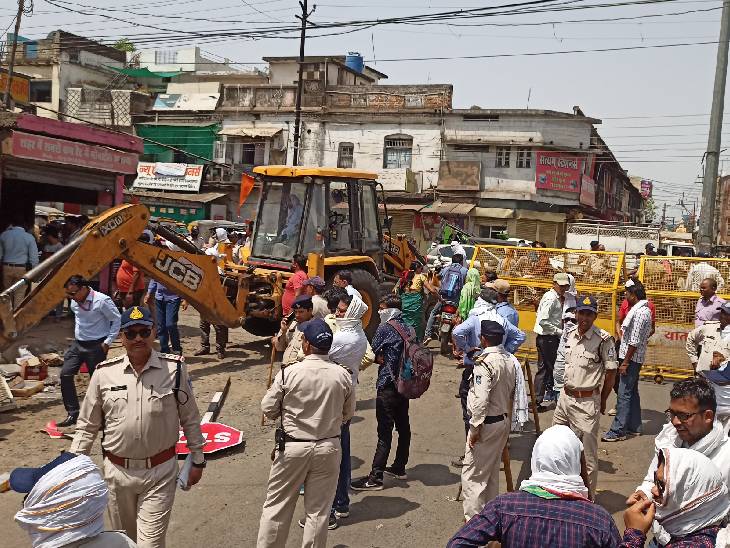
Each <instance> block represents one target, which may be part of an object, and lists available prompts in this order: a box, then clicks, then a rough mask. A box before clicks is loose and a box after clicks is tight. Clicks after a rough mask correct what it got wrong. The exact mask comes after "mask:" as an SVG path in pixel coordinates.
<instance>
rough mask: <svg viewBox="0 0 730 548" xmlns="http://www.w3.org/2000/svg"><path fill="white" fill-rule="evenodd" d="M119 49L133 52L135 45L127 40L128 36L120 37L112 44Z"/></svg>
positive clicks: (135, 48)
mask: <svg viewBox="0 0 730 548" xmlns="http://www.w3.org/2000/svg"><path fill="white" fill-rule="evenodd" d="M112 47H113V48H114V49H118V50H120V51H126V52H133V51H137V47H136V46H135V45H134V44H133V43H132V42H131V41H130V40H129V38H120V39H119V40H117V41H116V42H114V45H113V46H112Z"/></svg>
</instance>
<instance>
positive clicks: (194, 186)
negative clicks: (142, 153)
mask: <svg viewBox="0 0 730 548" xmlns="http://www.w3.org/2000/svg"><path fill="white" fill-rule="evenodd" d="M202 179H203V166H202V165H196V164H163V163H153V162H140V163H139V165H138V166H137V178H136V179H135V181H134V184H133V185H132V188H134V189H139V188H147V189H150V190H170V191H179V190H182V191H188V192H198V191H199V190H200V181H201V180H202Z"/></svg>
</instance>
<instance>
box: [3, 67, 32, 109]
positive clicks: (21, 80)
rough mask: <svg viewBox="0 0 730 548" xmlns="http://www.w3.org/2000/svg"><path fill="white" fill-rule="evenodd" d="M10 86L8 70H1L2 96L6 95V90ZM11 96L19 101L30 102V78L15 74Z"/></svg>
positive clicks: (11, 86)
mask: <svg viewBox="0 0 730 548" xmlns="http://www.w3.org/2000/svg"><path fill="white" fill-rule="evenodd" d="M7 88H8V73H7V71H2V72H0V97H4V96H5V90H6V89H7ZM10 96H11V97H12V99H13V101H15V102H17V103H29V102H30V78H26V77H25V76H18V75H17V74H13V80H12V82H11V85H10Z"/></svg>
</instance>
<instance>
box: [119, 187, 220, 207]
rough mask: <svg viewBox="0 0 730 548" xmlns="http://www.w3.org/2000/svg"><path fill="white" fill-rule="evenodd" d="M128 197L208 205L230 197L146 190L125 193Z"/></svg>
mask: <svg viewBox="0 0 730 548" xmlns="http://www.w3.org/2000/svg"><path fill="white" fill-rule="evenodd" d="M124 194H126V195H127V196H136V197H137V198H140V199H144V200H156V201H159V202H195V203H198V204H207V203H208V202H213V201H215V200H217V199H218V198H223V197H224V196H228V194H226V193H225V192H200V193H198V194H192V193H191V194H186V193H184V192H153V191H146V190H135V191H132V192H129V191H125V192H124Z"/></svg>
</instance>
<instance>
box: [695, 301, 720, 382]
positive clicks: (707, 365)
mask: <svg viewBox="0 0 730 548" xmlns="http://www.w3.org/2000/svg"><path fill="white" fill-rule="evenodd" d="M728 325H730V303H723V305H722V306H721V307H720V321H719V322H705V324H704V325H701V326H699V327H696V328H695V329H693V330H692V331H690V332H689V334H688V335H687V345H686V349H687V355H688V356H689V361H690V362H692V367H694V370H695V372H697V371H709V370H710V369H711V368H712V367H711V366H712V354H713V352H720V353H721V354H724V355H726V357H730V356H727V351H726V350H725V349H726V347H727V344H726V343H725V342H724V341H723V340H722V330H723V329H725V327H726V326H728Z"/></svg>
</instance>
